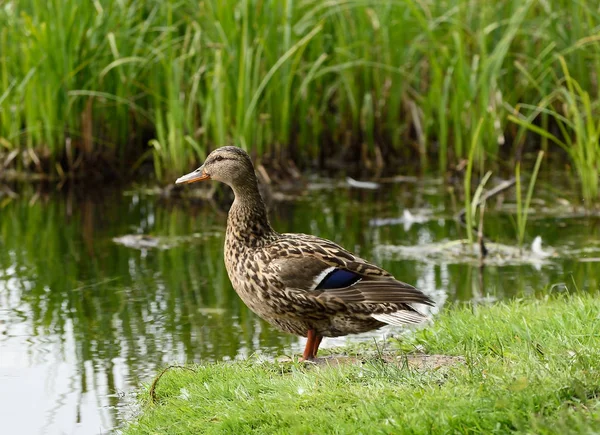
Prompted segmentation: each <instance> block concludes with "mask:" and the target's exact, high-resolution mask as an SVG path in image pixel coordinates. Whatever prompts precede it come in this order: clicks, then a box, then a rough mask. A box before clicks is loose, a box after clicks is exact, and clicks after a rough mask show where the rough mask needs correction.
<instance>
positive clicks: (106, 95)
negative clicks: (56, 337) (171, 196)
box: [0, 0, 600, 197]
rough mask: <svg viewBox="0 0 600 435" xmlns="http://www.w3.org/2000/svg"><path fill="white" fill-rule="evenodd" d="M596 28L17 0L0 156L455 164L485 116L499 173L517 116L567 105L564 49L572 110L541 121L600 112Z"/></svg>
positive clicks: (319, 9)
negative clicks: (240, 155)
mask: <svg viewBox="0 0 600 435" xmlns="http://www.w3.org/2000/svg"><path fill="white" fill-rule="evenodd" d="M599 25H600V13H599V12H598V11H597V10H596V9H594V8H593V7H592V6H590V5H588V4H587V3H586V2H567V3H565V2H563V1H560V0H550V1H547V2H536V1H534V0H528V1H525V2H521V1H517V0H510V1H508V2H503V3H502V4H499V3H498V4H497V3H494V2H484V1H482V0H473V1H465V0H449V1H446V2H439V1H434V0H426V1H419V2H417V1H415V0H405V1H400V0H394V1H382V0H330V1H326V2H323V1H318V0H295V1H294V0H284V1H275V0H222V1H217V0H207V1H204V2H197V1H192V0H179V1H174V0H170V1H166V2H159V1H157V0H152V1H149V2H128V1H117V0H106V1H102V2H100V1H94V2H77V1H75V0H50V1H47V2H42V1H40V0H22V1H19V2H16V1H9V2H5V3H4V4H3V6H0V86H1V88H0V151H4V152H5V153H10V152H11V151H13V150H18V151H26V152H25V153H20V154H19V155H20V156H21V158H18V159H15V160H14V162H17V164H18V165H20V166H21V168H22V169H32V168H34V169H37V170H39V171H43V172H49V173H54V172H56V171H58V172H67V171H68V170H77V169H78V168H82V167H83V165H81V160H87V161H89V162H95V161H97V159H98V158H100V160H101V161H103V162H109V165H110V166H111V167H117V168H118V169H119V170H120V171H121V172H127V171H132V170H135V168H137V167H138V165H139V164H141V163H142V162H143V161H145V160H146V159H148V160H152V161H153V164H154V168H155V171H156V173H157V175H158V177H159V178H160V179H161V180H164V181H168V180H171V179H172V177H174V176H176V175H178V174H180V173H182V172H185V171H186V170H188V169H190V168H191V167H193V165H195V164H196V163H197V161H198V160H201V159H202V158H204V156H205V155H206V153H207V152H208V151H209V150H210V149H211V148H213V147H216V146H220V145H225V144H237V145H241V146H243V147H245V148H246V149H249V150H251V151H253V152H254V153H255V155H257V156H258V155H263V154H271V155H273V156H275V157H277V158H279V159H281V160H282V161H285V160H286V159H287V158H289V157H290V156H291V157H293V158H294V159H295V160H296V161H297V162H298V163H300V164H306V163H309V162H312V161H314V159H315V158H317V157H319V156H331V155H342V154H346V155H348V150H353V151H356V152H357V155H360V156H361V159H362V161H364V162H365V164H366V166H367V167H373V165H374V164H377V163H381V162H382V156H383V157H386V158H387V156H390V155H394V156H399V157H401V158H403V159H408V158H414V157H415V156H418V158H419V159H420V162H421V163H420V164H421V166H422V167H423V168H425V167H427V166H428V164H429V163H430V162H431V163H436V165H435V166H437V167H438V168H439V169H440V170H442V171H443V170H445V169H447V167H448V166H449V165H454V164H456V163H457V162H459V161H461V160H462V159H466V158H468V155H469V151H470V150H469V144H470V139H471V138H470V134H471V132H472V131H473V129H474V128H475V125H476V124H477V123H478V122H479V120H480V119H483V124H482V127H481V140H480V141H479V142H478V145H477V148H476V149H475V150H474V152H475V158H476V159H477V160H478V162H479V163H482V162H483V160H484V159H487V160H490V163H491V164H493V163H494V160H495V158H496V156H497V155H498V154H499V153H500V151H501V149H502V148H506V147H508V146H510V145H509V144H515V146H521V145H522V143H523V141H524V140H525V139H526V138H527V137H526V134H529V133H526V131H525V130H523V129H515V128H514V125H513V124H511V123H507V119H508V118H507V115H509V114H514V112H515V111H517V110H518V109H519V108H521V107H523V106H524V105H525V106H526V105H535V106H537V105H538V104H536V103H537V102H539V101H554V99H553V98H554V97H556V96H557V95H556V90H555V88H556V83H557V77H564V74H563V70H564V68H563V66H562V64H561V62H560V61H557V60H556V59H557V58H558V57H557V56H562V58H564V63H565V64H566V65H568V66H569V68H568V77H569V78H568V79H565V81H563V82H562V85H561V86H563V87H564V95H563V96H562V98H563V99H565V100H569V98H570V100H569V101H567V107H568V108H566V109H565V108H563V107H561V106H559V105H554V106H553V107H549V108H548V110H553V111H555V112H556V114H557V115H558V116H553V115H552V114H551V113H550V112H548V111H546V110H543V111H539V112H537V113H536V116H535V117H533V118H530V119H529V122H535V125H536V126H537V125H539V126H540V128H541V129H542V130H544V131H546V132H550V131H551V130H552V128H554V127H555V126H557V125H558V124H560V122H561V121H560V116H564V117H566V118H568V119H569V117H574V116H576V114H575V113H574V112H573V107H575V106H577V107H581V109H579V110H580V111H585V112H586V114H585V116H586V117H587V116H588V115H591V116H597V115H598V104H597V103H596V101H597V97H598V91H597V85H596V79H595V73H594V71H597V70H598V69H599V67H600V42H599V40H598V38H597V37H596V36H595V35H596V33H597V31H596V29H597V28H598V26H599ZM565 29H572V30H570V31H566V30H565ZM575 83H577V84H578V85H579V88H580V89H581V90H585V92H586V93H588V98H589V107H587V108H586V107H585V103H584V102H581V101H582V99H583V95H582V94H581V93H579V91H578V87H577V86H575ZM569 95H570V96H571V97H569ZM588 112H589V114H588ZM538 116H539V120H538V118H537V117H538ZM582 116H583V115H582ZM583 125H585V123H584V124H583ZM559 128H560V127H559ZM566 128H570V127H569V126H568V125H567V126H566ZM574 133H575V136H574V139H573V140H574V141H584V142H586V143H589V142H590V141H591V139H590V137H591V136H593V134H592V133H593V131H590V130H589V127H585V132H584V131H583V130H582V129H581V128H579V127H578V129H576V130H575V132H574ZM579 134H586V135H588V136H590V137H588V136H584V137H583V138H579V137H577V135H579ZM531 137H532V138H536V137H537V136H536V135H531ZM548 141H550V142H552V140H550V139H548V136H547V135H546V136H543V137H542V148H543V149H545V150H548V143H549V142H548ZM569 155H570V157H571V158H572V159H574V158H576V157H575V155H574V154H569ZM48 162H49V163H48ZM131 162H134V164H131ZM136 162H137V163H136ZM574 165H575V166H576V167H578V165H579V164H577V163H575V162H574ZM579 172H580V171H579ZM580 176H581V175H580ZM586 183H587V184H589V183H591V182H590V181H588V182H586ZM590 189H591V190H590ZM590 189H588V191H587V192H586V194H585V195H586V197H591V196H592V194H593V192H594V188H593V187H592V188H590Z"/></svg>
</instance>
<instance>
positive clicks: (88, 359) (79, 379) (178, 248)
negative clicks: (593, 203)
mask: <svg viewBox="0 0 600 435" xmlns="http://www.w3.org/2000/svg"><path fill="white" fill-rule="evenodd" d="M32 198H33V199H32ZM445 201H446V199H445V195H444V194H443V189H442V188H441V187H440V188H439V189H438V187H437V186H435V185H428V186H417V188H416V189H415V188H414V186H406V185H404V186H394V187H391V188H389V189H385V190H382V191H365V190H348V189H341V190H340V189H337V190H326V189H325V190H319V191H311V192H310V193H309V194H308V196H307V197H304V198H301V199H299V200H298V201H294V202H286V203H276V204H274V207H273V208H274V210H273V219H272V220H273V221H274V222H273V223H274V226H275V228H276V229H278V230H280V231H293V232H307V233H312V234H317V235H320V236H323V237H326V238H330V239H332V240H335V241H337V242H339V243H341V244H342V245H344V246H346V247H347V248H349V249H351V250H353V251H355V252H356V253H357V254H359V255H361V256H363V257H366V258H369V259H373V260H375V261H377V262H380V263H381V265H382V266H383V267H385V268H387V269H388V270H389V271H390V272H392V273H393V274H394V275H395V276H396V277H398V278H399V279H402V280H405V281H407V282H410V283H415V284H417V286H419V287H421V288H423V289H424V290H425V291H426V292H428V293H430V294H433V295H434V297H435V298H436V299H437V300H438V301H440V302H443V301H444V300H446V299H449V300H471V299H473V298H475V299H477V300H486V299H489V298H491V299H501V298H506V297H510V296H513V295H522V294H526V293H533V292H536V293H538V292H539V293H542V292H545V291H548V290H549V289H550V288H551V287H552V286H555V285H557V284H558V285H559V287H560V284H561V283H565V284H566V286H567V287H568V288H573V283H574V282H575V283H577V285H578V286H579V287H580V288H581V289H587V288H597V287H598V279H599V273H600V272H599V271H598V270H597V269H598V268H597V262H593V261H589V262H582V261H579V260H580V259H579V258H577V255H579V254H573V253H575V252H579V253H580V251H577V250H575V248H577V247H581V246H584V247H587V248H588V250H589V252H587V253H586V254H585V255H588V258H591V259H593V257H599V256H600V255H598V252H599V251H600V246H598V245H594V244H593V240H594V238H595V237H596V239H597V235H598V225H597V224H598V219H597V218H593V217H585V216H583V217H582V216H579V217H577V218H576V219H556V218H554V217H552V216H548V217H543V216H540V217H538V219H536V220H532V221H531V225H530V227H529V231H530V235H531V239H533V236H534V235H537V234H541V235H542V237H543V240H544V244H548V245H550V246H554V247H564V248H565V249H566V250H568V249H571V250H572V251H571V252H572V254H573V255H570V256H567V258H552V259H550V260H549V261H548V262H544V263H543V264H541V265H535V264H533V265H532V264H525V265H512V266H493V267H491V266H488V267H485V268H480V267H478V266H477V265H476V264H473V263H461V262H460V261H457V260H456V259H451V258H444V257H443V256H442V257H439V258H428V257H426V256H423V258H419V257H418V256H417V257H416V258H412V257H409V259H398V258H396V257H394V256H393V255H382V254H381V252H380V250H378V249H377V247H378V246H383V245H390V246H398V245H402V246H417V245H419V246H423V245H427V244H432V243H438V242H444V241H452V240H456V239H459V238H462V237H464V236H463V234H462V233H461V228H460V227H459V226H457V224H456V223H455V222H454V221H453V220H452V219H451V218H450V216H451V213H448V212H444V210H447V209H449V207H450V204H449V203H446V202H445ZM224 209H225V210H226V207H225V208H224ZM405 209H412V210H413V215H414V216H413V218H414V219H413V221H412V222H411V224H410V225H407V222H406V220H407V216H408V215H407V214H406V213H404V210H405ZM415 210H417V211H415ZM418 210H425V211H426V213H422V214H420V215H419V214H418ZM418 216H426V218H422V217H421V218H419V219H416V217H418ZM486 216H487V217H486V235H487V236H488V238H489V239H490V240H493V241H494V242H499V243H505V244H510V243H513V240H514V234H515V230H514V225H513V223H512V220H511V218H510V217H509V216H507V215H506V214H502V213H495V214H494V213H493V212H491V211H488V214H487V215H486ZM374 218H377V220H376V221H374V220H373V219H374ZM373 222H376V224H373ZM225 224H226V214H225V213H224V212H223V210H216V209H215V208H213V207H211V206H210V205H208V204H207V203H188V202H186V201H178V202H177V203H168V202H165V201H163V200H160V199H158V198H156V197H149V196H144V195H141V194H137V193H130V194H125V195H124V194H122V193H120V192H99V193H95V194H93V195H89V194H88V195H85V196H81V197H80V196H77V195H76V194H73V193H71V194H67V195H60V196H58V195H57V196H51V197H48V196H41V197H35V196H32V195H28V194H27V193H24V194H23V195H22V197H21V199H18V200H13V201H11V202H9V203H8V204H5V205H4V206H3V208H1V209H0V235H1V239H0V389H1V390H2V392H3V394H2V395H0V419H1V421H2V422H3V423H2V424H3V427H4V428H8V429H9V432H10V433H16V432H18V433H48V434H57V433H63V432H65V433H81V434H84V433H85V434H89V433H106V432H107V431H109V430H110V429H111V428H113V427H115V425H117V424H118V416H119V415H122V414H127V412H128V408H127V407H128V405H127V401H126V400H125V401H124V400H123V398H122V397H121V396H122V393H123V392H124V391H131V389H132V388H135V387H136V386H137V385H138V383H139V382H142V381H147V380H148V379H149V378H150V377H151V376H152V375H153V374H154V373H155V372H156V371H157V370H158V369H159V368H160V367H162V366H164V365H165V364H167V363H185V362H198V361H205V360H231V359H236V358H245V357H247V356H248V355H250V354H253V353H264V354H267V355H277V354H281V353H284V352H291V351H295V350H297V349H299V348H300V347H301V345H298V339H297V338H295V337H292V336H289V335H286V334H281V333H279V332H277V331H275V330H274V329H272V328H271V327H270V326H268V325H267V324H266V323H264V322H262V321H261V320H259V319H258V318H257V317H256V316H254V315H253V314H252V313H251V312H250V311H249V310H248V309H247V308H246V307H245V306H244V305H243V303H242V302H241V301H240V300H239V298H238V297H237V295H236V294H235V292H234V291H233V290H232V288H231V286H230V284H229V281H228V279H227V274H226V271H225V266H224V264H223V260H222V258H223V237H224V229H225ZM558 226H561V231H556V228H557V227H558ZM582 228H585V232H583V231H582ZM582 233H583V234H584V235H583V236H582ZM127 235H129V236H135V235H145V237H144V238H143V239H141V238H138V240H145V241H147V242H148V243H147V244H137V245H136V243H132V244H129V245H128V244H127V243H125V244H122V243H116V242H115V240H117V242H120V241H122V240H123V239H122V238H123V236H127ZM119 238H121V239H119ZM127 240H133V241H134V242H135V240H136V238H135V237H133V238H131V237H130V238H129V239H127ZM563 251H564V250H563ZM582 255H583V254H582ZM560 288H562V287H560ZM331 343H339V341H337V342H336V341H335V340H330V344H331Z"/></svg>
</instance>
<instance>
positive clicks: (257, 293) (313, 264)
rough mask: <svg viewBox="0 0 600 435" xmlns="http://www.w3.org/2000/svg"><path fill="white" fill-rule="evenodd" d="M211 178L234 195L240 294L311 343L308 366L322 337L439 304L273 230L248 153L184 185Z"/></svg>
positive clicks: (411, 316)
mask: <svg viewBox="0 0 600 435" xmlns="http://www.w3.org/2000/svg"><path fill="white" fill-rule="evenodd" d="M205 179H212V180H217V181H221V182H223V183H225V184H227V185H229V186H230V187H231V188H232V189H233V192H234V194H235V200H234V202H233V205H232V206H231V209H230V210H229V217H228V220H227V233H226V237H225V265H226V268H227V273H228V275H229V279H230V280H231V283H232V285H233V288H234V289H235V291H236V292H237V293H238V295H239V296H240V298H241V299H242V300H243V301H244V303H245V304H246V305H247V306H248V307H249V308H250V309H251V310H252V311H254V312H255V313H256V314H258V315H259V316H260V317H262V318H263V319H265V320H266V321H268V322H269V323H271V324H272V325H275V326H276V327H278V328H279V329H281V330H283V331H286V332H289V333H292V334H297V335H301V336H305V337H308V342H307V345H306V349H305V351H304V358H305V359H312V358H314V357H315V356H316V353H317V350H318V347H319V344H320V342H321V339H322V338H323V337H336V336H341V335H347V334H356V333H360V332H365V331H370V330H372V329H376V328H379V327H381V326H383V325H385V324H395V325H399V324H405V323H418V322H421V321H423V320H424V319H425V317H424V316H423V315H422V314H420V313H419V312H418V311H417V310H415V309H414V308H413V307H412V305H411V304H413V303H420V304H427V305H433V303H432V301H431V299H430V298H429V297H427V296H426V295H425V294H423V293H422V292H421V291H420V290H417V289H416V288H414V287H413V286H411V285H409V284H406V283H403V282H401V281H398V280H396V279H395V278H394V277H393V276H392V275H391V274H390V273H388V272H387V271H385V270H383V269H381V268H380V267H378V266H375V265H373V264H371V263H369V262H367V261H365V260H363V259H362V258H359V257H357V256H355V255H354V254H352V253H350V252H348V251H346V250H345V249H344V248H342V247H341V246H339V245H337V244H335V243H334V242H331V241H329V240H325V239H321V238H318V237H315V236H310V235H306V234H280V233H277V232H276V231H275V230H273V228H272V227H271V225H270V223H269V219H268V216H267V210H266V207H265V204H264V202H263V200H262V198H261V196H260V193H259V191H258V184H257V180H256V176H255V173H254V167H253V165H252V161H251V160H250V157H249V156H248V154H247V153H246V152H245V151H243V150H241V149H240V148H236V147H230V146H228V147H222V148H219V149H217V150H215V151H213V152H212V153H211V154H210V155H209V156H208V157H207V159H206V162H205V163H204V165H202V166H201V167H200V168H198V169H196V171H194V172H192V173H190V174H188V175H185V176H183V177H181V178H179V179H178V180H177V183H192V182H195V181H199V180H205Z"/></svg>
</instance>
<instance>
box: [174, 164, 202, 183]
mask: <svg viewBox="0 0 600 435" xmlns="http://www.w3.org/2000/svg"><path fill="white" fill-rule="evenodd" d="M202 180H210V175H208V174H206V173H204V165H203V166H200V167H199V168H198V169H196V170H195V171H194V172H190V173H189V174H186V175H183V176H182V177H179V178H178V179H177V180H175V184H189V183H195V182H196V181H202Z"/></svg>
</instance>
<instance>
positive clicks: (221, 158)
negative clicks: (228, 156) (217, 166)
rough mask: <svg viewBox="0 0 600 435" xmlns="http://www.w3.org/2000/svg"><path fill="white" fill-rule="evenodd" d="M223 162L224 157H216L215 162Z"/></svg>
mask: <svg viewBox="0 0 600 435" xmlns="http://www.w3.org/2000/svg"><path fill="white" fill-rule="evenodd" d="M222 160H223V156H215V162H220V161H222Z"/></svg>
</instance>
